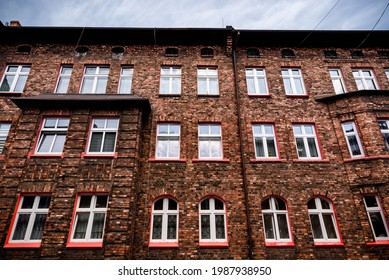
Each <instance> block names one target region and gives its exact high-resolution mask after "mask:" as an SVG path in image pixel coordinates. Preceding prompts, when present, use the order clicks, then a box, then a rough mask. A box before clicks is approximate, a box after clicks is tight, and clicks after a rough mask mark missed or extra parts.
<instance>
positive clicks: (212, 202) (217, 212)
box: [199, 197, 227, 243]
mask: <svg viewBox="0 0 389 280" xmlns="http://www.w3.org/2000/svg"><path fill="white" fill-rule="evenodd" d="M207 199H209V210H204V209H201V203H202V202H203V201H204V200H207ZM215 199H217V200H219V201H221V202H222V203H223V210H216V209H215ZM199 214H200V217H199V229H200V230H199V231H200V232H199V233H200V234H199V237H200V243H201V242H227V218H226V204H225V202H224V201H223V200H221V199H219V198H213V197H208V198H206V199H203V200H201V202H200V203H199ZM203 215H204V216H207V215H209V216H210V217H209V224H210V238H209V239H203V238H202V237H201V236H202V234H201V216H203ZM216 215H223V222H224V238H216V219H215V216H216Z"/></svg>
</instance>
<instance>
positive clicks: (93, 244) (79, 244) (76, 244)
mask: <svg viewBox="0 0 389 280" xmlns="http://www.w3.org/2000/svg"><path fill="white" fill-rule="evenodd" d="M66 248H75V249H76V248H80V249H83V248H91V249H92V248H95V249H101V248H103V241H99V242H68V244H67V245H66Z"/></svg>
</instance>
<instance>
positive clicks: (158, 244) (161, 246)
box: [149, 242, 178, 249]
mask: <svg viewBox="0 0 389 280" xmlns="http://www.w3.org/2000/svg"><path fill="white" fill-rule="evenodd" d="M149 248H155V249H168V248H178V242H150V243H149Z"/></svg>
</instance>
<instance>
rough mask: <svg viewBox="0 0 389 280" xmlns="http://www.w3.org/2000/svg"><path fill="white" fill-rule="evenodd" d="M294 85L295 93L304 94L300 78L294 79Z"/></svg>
mask: <svg viewBox="0 0 389 280" xmlns="http://www.w3.org/2000/svg"><path fill="white" fill-rule="evenodd" d="M294 85H295V87H296V92H295V93H305V92H304V88H303V83H302V81H301V79H300V78H298V79H294Z"/></svg>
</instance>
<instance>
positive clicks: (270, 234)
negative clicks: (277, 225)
mask: <svg viewBox="0 0 389 280" xmlns="http://www.w3.org/2000/svg"><path fill="white" fill-rule="evenodd" d="M263 219H264V223H265V235H266V239H275V237H274V222H273V214H263Z"/></svg>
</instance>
